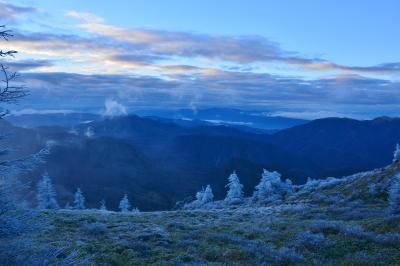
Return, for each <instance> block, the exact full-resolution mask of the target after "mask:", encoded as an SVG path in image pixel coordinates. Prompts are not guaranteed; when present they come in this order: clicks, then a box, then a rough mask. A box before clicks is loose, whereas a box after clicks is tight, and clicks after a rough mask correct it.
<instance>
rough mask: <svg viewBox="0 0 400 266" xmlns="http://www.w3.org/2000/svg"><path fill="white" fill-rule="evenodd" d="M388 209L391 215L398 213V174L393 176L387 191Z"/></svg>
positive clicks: (399, 186) (399, 190)
mask: <svg viewBox="0 0 400 266" xmlns="http://www.w3.org/2000/svg"><path fill="white" fill-rule="evenodd" d="M389 209H390V212H392V213H398V212H400V173H398V174H396V175H395V176H394V178H393V180H392V184H391V186H390V189H389Z"/></svg>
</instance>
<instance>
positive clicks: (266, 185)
mask: <svg viewBox="0 0 400 266" xmlns="http://www.w3.org/2000/svg"><path fill="white" fill-rule="evenodd" d="M272 193H273V189H272V183H271V175H270V172H268V171H267V170H265V169H264V170H263V173H262V174H261V180H260V183H259V184H258V185H257V186H256V187H255V191H254V193H253V200H254V201H258V200H264V199H267V198H268V197H269V196H270V195H271V194H272Z"/></svg>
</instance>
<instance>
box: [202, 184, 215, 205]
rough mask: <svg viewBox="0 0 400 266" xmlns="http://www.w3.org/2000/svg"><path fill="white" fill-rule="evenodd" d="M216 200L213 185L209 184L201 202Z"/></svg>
mask: <svg viewBox="0 0 400 266" xmlns="http://www.w3.org/2000/svg"><path fill="white" fill-rule="evenodd" d="M213 200H214V194H213V192H212V189H211V186H210V185H207V187H206V189H205V190H204V192H203V198H202V199H201V202H202V203H203V204H207V203H210V202H212V201H213Z"/></svg>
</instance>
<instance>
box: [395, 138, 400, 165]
mask: <svg viewBox="0 0 400 266" xmlns="http://www.w3.org/2000/svg"><path fill="white" fill-rule="evenodd" d="M399 160H400V145H399V144H398V143H397V144H396V149H395V150H394V153H393V162H396V161H399Z"/></svg>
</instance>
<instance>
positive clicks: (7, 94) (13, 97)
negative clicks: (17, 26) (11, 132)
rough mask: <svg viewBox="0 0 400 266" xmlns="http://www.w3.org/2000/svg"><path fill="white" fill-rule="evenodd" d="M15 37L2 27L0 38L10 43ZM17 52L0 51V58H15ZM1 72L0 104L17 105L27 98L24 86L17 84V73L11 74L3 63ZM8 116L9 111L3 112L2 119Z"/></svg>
mask: <svg viewBox="0 0 400 266" xmlns="http://www.w3.org/2000/svg"><path fill="white" fill-rule="evenodd" d="M11 37H13V35H12V33H11V31H10V30H6V29H5V26H4V25H1V26H0V38H1V39H3V40H5V41H8V40H9V38H11ZM16 53H17V51H14V50H5V51H3V50H2V49H0V58H5V57H14V55H15V54H16ZM0 71H1V74H2V76H3V78H2V80H1V81H2V83H3V84H2V86H1V87H0V103H15V102H16V101H17V100H19V99H21V98H22V97H25V96H26V95H27V91H26V90H25V88H24V86H22V85H17V84H15V79H16V78H17V77H18V73H17V72H10V71H9V67H7V66H6V65H5V64H4V63H3V62H0ZM6 114H8V111H7V110H5V111H1V112H0V117H3V116H5V115H6Z"/></svg>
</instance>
